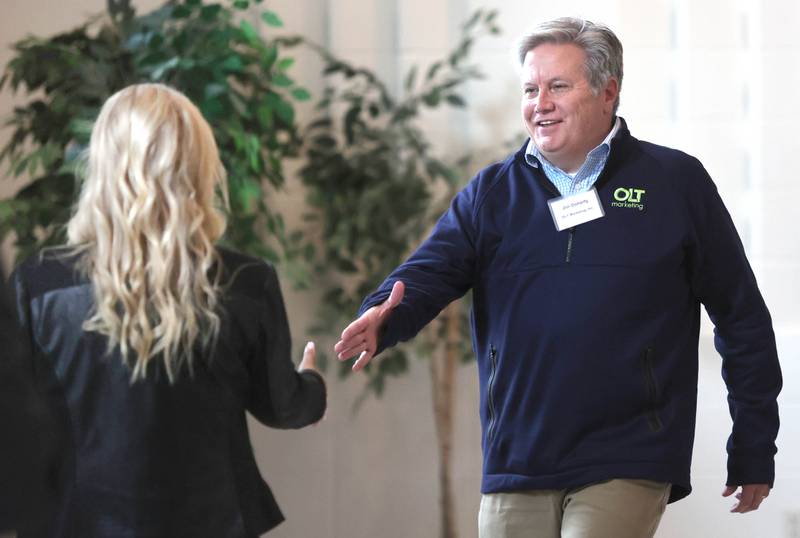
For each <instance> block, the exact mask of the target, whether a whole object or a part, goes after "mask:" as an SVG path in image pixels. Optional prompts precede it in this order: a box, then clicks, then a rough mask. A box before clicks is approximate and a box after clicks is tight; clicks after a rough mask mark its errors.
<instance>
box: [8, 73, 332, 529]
mask: <svg viewBox="0 0 800 538" xmlns="http://www.w3.org/2000/svg"><path fill="white" fill-rule="evenodd" d="M225 193H226V179H225V172H224V170H223V167H222V165H221V163H220V159H219V155H218V151H217V147H216V144H215V142H214V138H213V136H212V133H211V129H210V128H209V126H208V124H207V123H206V121H205V120H204V119H203V117H202V116H201V114H200V112H199V111H198V110H197V108H196V107H195V106H194V105H193V104H192V103H191V102H190V101H189V100H188V99H187V98H186V97H185V96H184V95H182V94H181V93H179V92H177V91H175V90H173V89H170V88H168V87H166V86H163V85H158V84H139V85H135V86H130V87H128V88H125V89H123V90H121V91H120V92H118V93H116V94H115V95H113V96H112V97H111V98H109V99H108V101H107V102H106V103H105V105H104V106H103V108H102V110H101V111H100V115H99V117H98V118H97V121H96V123H95V126H94V129H93V131H92V137H91V143H90V147H89V157H88V171H87V177H86V180H85V183H84V185H83V190H82V192H81V196H80V200H79V202H78V204H77V208H76V210H75V213H74V215H73V217H72V219H71V220H70V222H69V225H68V245H67V246H66V247H65V248H64V249H58V250H57V251H55V252H50V253H45V254H43V255H41V256H38V257H36V258H35V259H33V260H30V261H28V262H26V263H24V264H23V265H22V266H21V267H20V268H19V269H18V270H17V271H16V275H15V286H16V291H17V297H18V303H19V305H20V308H19V310H20V318H21V322H22V325H23V328H24V330H25V331H26V333H27V336H28V337H29V338H30V341H31V344H32V347H33V350H34V355H35V357H34V364H35V370H36V371H37V374H38V376H39V377H40V380H39V382H40V384H41V385H42V386H43V387H44V388H45V391H46V393H47V395H48V397H49V400H50V402H52V407H53V409H54V414H55V417H56V420H55V424H57V425H58V426H59V427H58V428H56V429H55V431H54V433H53V435H54V436H55V438H56V439H57V440H58V442H59V443H61V445H60V446H62V447H63V452H62V456H63V457H62V459H61V465H60V467H59V469H60V471H59V473H58V475H57V476H56V477H54V479H53V481H54V483H55V488H56V493H55V494H54V495H53V497H52V499H51V500H50V501H51V502H50V503H49V506H47V507H43V509H42V513H43V514H45V513H47V514H49V513H52V514H54V516H53V517H52V518H43V521H42V522H41V523H42V526H41V527H42V528H40V529H37V530H34V531H33V532H31V533H30V535H42V536H58V537H79V538H93V537H98V538H99V537H115V538H116V537H144V536H146V537H164V538H167V537H169V538H172V537H180V536H187V537H189V536H191V537H209V538H210V537H214V538H222V537H231V538H234V537H236V538H238V537H255V536H258V535H260V534H262V533H264V532H266V531H268V530H269V529H271V528H272V527H274V526H275V525H277V524H278V523H280V521H281V520H282V519H283V518H282V516H281V513H280V510H279V509H278V506H277V505H276V503H275V500H274V499H273V497H272V494H271V493H270V490H269V488H268V487H267V485H266V483H265V482H264V481H263V480H262V478H261V476H260V474H259V472H258V469H257V467H256V462H255V459H254V457H253V452H252V448H251V446H250V440H249V437H248V431H247V423H246V420H245V411H249V412H250V413H251V414H252V415H253V416H255V417H256V418H257V419H258V420H259V421H261V422H262V423H264V424H266V425H269V426H274V427H279V428H299V427H302V426H305V425H308V424H312V423H314V422H317V421H318V420H320V418H321V417H322V416H323V413H324V411H325V405H326V403H325V402H326V400H325V384H324V382H323V380H322V378H321V377H320V376H319V374H318V373H316V372H315V371H314V348H313V344H311V343H309V345H307V346H306V351H305V354H304V357H303V361H302V362H301V364H300V370H299V372H297V371H295V369H294V366H293V364H292V361H291V359H290V347H291V346H290V336H289V328H288V325H287V321H286V314H285V310H284V305H283V300H282V297H281V292H280V287H279V284H278V279H277V277H276V274H275V271H274V269H273V268H272V267H271V266H269V265H268V264H266V263H265V262H263V261H260V260H257V259H254V258H250V257H247V256H245V255H242V254H238V253H235V252H232V251H229V250H226V249H222V248H219V247H217V246H215V242H216V241H217V240H218V239H219V238H220V236H221V235H222V233H223V231H224V229H225V218H224V215H223V214H222V213H221V212H220V211H219V210H218V207H217V206H218V205H220V203H222V204H224V203H225V201H226V198H225V196H226V195H225ZM20 535H21V537H24V536H26V533H25V531H24V530H22V532H21V533H20Z"/></svg>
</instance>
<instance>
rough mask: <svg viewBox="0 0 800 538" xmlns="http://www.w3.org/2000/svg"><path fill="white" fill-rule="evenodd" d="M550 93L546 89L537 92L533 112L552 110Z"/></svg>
mask: <svg viewBox="0 0 800 538" xmlns="http://www.w3.org/2000/svg"><path fill="white" fill-rule="evenodd" d="M550 97H551V96H550V92H548V91H547V90H546V89H542V90H539V95H537V96H536V104H535V106H534V111H535V112H549V111H550V110H552V109H553V100H552V99H551V98H550Z"/></svg>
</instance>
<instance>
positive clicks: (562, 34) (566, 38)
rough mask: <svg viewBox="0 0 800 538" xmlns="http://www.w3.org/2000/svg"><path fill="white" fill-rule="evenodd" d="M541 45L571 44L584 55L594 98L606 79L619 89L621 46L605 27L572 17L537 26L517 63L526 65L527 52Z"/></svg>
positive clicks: (524, 42)
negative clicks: (611, 80)
mask: <svg viewBox="0 0 800 538" xmlns="http://www.w3.org/2000/svg"><path fill="white" fill-rule="evenodd" d="M544 43H553V44H556V45H563V44H567V43H572V44H574V45H577V46H579V47H580V48H581V49H583V52H584V53H585V54H586V65H585V67H586V78H587V79H588V81H589V84H590V86H591V87H592V90H593V91H594V92H595V94H597V93H599V92H600V91H601V90H602V89H603V88H605V86H606V83H607V82H608V79H609V78H611V77H614V78H616V79H617V83H618V87H619V89H622V43H620V41H619V39H617V36H616V35H614V32H612V31H611V30H610V29H609V28H608V27H607V26H603V25H602V24H595V23H593V22H592V21H587V20H584V19H578V18H574V17H562V18H559V19H554V20H552V21H547V22H543V23H541V24H539V25H537V26H536V27H535V28H534V29H533V31H532V32H530V33H529V34H527V35H525V36H524V37H523V38H522V39H521V40H520V42H519V49H518V50H519V63H520V64H522V63H524V62H525V55H526V54H528V51H530V50H533V49H535V48H536V47H538V46H539V45H542V44H544ZM617 108H619V94H617V100H616V101H614V114H616V113H617Z"/></svg>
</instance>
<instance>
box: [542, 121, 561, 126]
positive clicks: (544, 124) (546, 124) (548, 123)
mask: <svg viewBox="0 0 800 538" xmlns="http://www.w3.org/2000/svg"><path fill="white" fill-rule="evenodd" d="M556 123H558V122H557V121H555V120H545V121H540V122H539V125H541V126H542V127H547V126H548V125H553V124H556Z"/></svg>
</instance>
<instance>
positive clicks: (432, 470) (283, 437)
mask: <svg viewBox="0 0 800 538" xmlns="http://www.w3.org/2000/svg"><path fill="white" fill-rule="evenodd" d="M0 2H2V13H3V16H2V17H1V18H0V35H2V36H3V37H2V41H3V43H4V44H8V43H11V42H13V41H15V40H17V39H19V38H21V37H23V35H25V34H27V33H34V34H37V35H47V34H49V33H52V32H55V31H58V30H62V29H66V28H68V27H71V26H73V25H75V24H77V23H78V22H80V21H81V20H83V18H84V16H85V15H86V14H88V13H92V12H95V11H99V10H101V9H102V8H103V5H104V4H105V2H103V1H102V0H64V1H62V2H50V1H47V0H26V1H25V2H23V1H22V0H0ZM155 4H156V2H155V1H153V0H148V1H147V2H145V1H140V2H138V3H137V5H139V6H141V7H142V8H144V7H149V6H153V5H155ZM271 5H272V7H273V9H275V10H277V11H278V12H279V13H280V14H281V16H282V17H283V19H284V21H285V22H286V26H287V28H288V29H289V30H290V31H291V32H301V33H305V34H306V35H309V36H312V37H315V38H316V39H317V40H318V41H320V42H323V43H327V44H328V45H329V46H330V47H332V48H333V50H334V51H335V52H337V53H338V54H339V55H341V56H343V57H345V58H347V59H349V60H351V61H355V62H362V63H363V64H364V65H366V66H368V67H371V68H373V69H376V70H378V72H379V73H380V74H381V75H382V76H384V78H386V79H387V80H389V81H390V82H391V83H393V84H394V85H395V87H397V86H398V81H401V80H402V79H403V75H404V73H405V70H406V69H407V67H408V66H409V65H412V64H415V63H423V64H427V63H429V62H431V61H433V60H435V59H437V58H439V57H440V56H441V55H443V54H444V52H445V51H446V50H447V49H448V48H449V46H451V45H452V44H453V43H454V42H455V39H456V37H457V35H458V24H459V23H460V22H461V21H462V20H464V19H465V18H466V16H467V15H468V14H469V13H470V12H471V10H472V9H475V8H477V7H480V6H487V7H495V8H497V9H499V10H500V17H499V23H500V25H501V26H502V28H503V30H504V34H503V36H501V37H500V38H493V39H487V40H484V41H483V42H481V43H479V44H478V46H477V48H476V50H475V53H474V56H473V57H474V58H475V60H477V61H479V62H480V64H481V65H482V67H483V68H484V70H485V71H486V72H487V74H489V77H488V78H487V79H486V80H484V81H481V82H478V83H472V84H471V85H470V89H469V93H468V94H467V95H466V97H467V99H468V100H469V102H470V104H471V105H473V107H472V108H471V109H470V110H469V111H467V112H459V111H443V112H436V113H435V114H431V115H430V117H428V118H427V119H426V124H427V126H428V128H429V132H430V133H431V134H432V137H433V139H434V140H435V141H436V143H437V144H438V145H439V147H440V148H442V149H444V150H449V151H452V152H454V153H457V154H460V153H461V152H462V151H464V150H465V149H467V148H470V147H480V148H484V147H486V146H491V145H493V144H496V143H497V141H501V140H508V139H510V138H513V137H514V135H516V134H517V133H520V132H521V131H522V127H521V123H520V120H519V118H518V104H517V103H518V101H517V99H518V93H519V91H518V87H517V81H516V73H515V71H514V66H513V63H512V60H511V54H510V52H509V49H510V47H511V44H512V38H513V37H516V36H517V35H519V34H521V33H522V32H523V31H524V29H525V28H526V27H528V26H530V25H531V24H532V23H534V22H535V21H537V20H539V19H542V18H551V17H555V16H561V15H575V14H576V15H582V16H586V17H587V18H590V19H594V20H598V21H602V22H605V23H607V24H609V25H610V26H611V27H612V28H613V29H614V30H615V31H616V32H617V33H618V35H619V36H620V38H621V40H622V42H623V45H624V46H625V62H626V75H625V81H624V85H623V92H622V105H621V108H620V114H621V115H623V116H624V117H625V118H626V120H627V121H628V124H629V126H630V128H631V130H632V131H633V133H634V135H635V136H637V137H639V138H642V139H646V140H651V141H653V142H657V143H661V144H666V145H671V146H674V147H678V148H681V149H683V150H685V151H687V152H689V153H691V154H693V155H695V156H697V157H698V158H700V159H701V160H702V161H703V163H704V164H705V165H706V167H707V169H708V170H709V172H710V173H711V175H712V176H713V177H714V179H715V181H716V182H717V185H718V187H719V189H720V192H721V193H722V196H723V198H724V199H725V201H726V203H727V204H728V207H729V209H730V210H731V212H732V214H733V217H734V220H735V222H736V224H737V227H738V228H739V231H740V233H741V235H742V236H743V238H744V240H745V243H746V247H747V250H748V253H749V255H750V259H751V262H752V265H753V268H754V270H755V272H756V275H757V277H758V280H759V283H760V285H761V288H762V291H763V293H764V296H765V299H766V301H767V304H768V305H769V306H770V309H771V311H772V314H773V319H774V322H775V331H776V335H777V339H778V346H779V352H780V356H781V360H782V365H783V369H784V377H785V388H784V391H783V393H782V395H781V398H780V403H781V415H782V423H783V426H782V430H781V434H780V437H779V439H778V446H779V450H780V451H779V454H778V457H777V479H776V485H775V489H774V491H773V493H772V495H771V496H770V498H769V499H768V501H767V502H766V503H765V504H764V505H763V507H762V508H761V510H759V511H758V512H757V513H753V514H748V515H745V516H741V515H732V514H728V513H727V510H728V507H729V506H730V505H731V501H729V500H727V499H725V500H723V499H722V498H721V497H720V496H719V494H720V492H721V490H722V488H723V485H724V480H725V440H726V437H727V435H728V433H729V429H730V418H729V416H728V412H727V406H726V402H725V393H724V386H723V385H722V382H721V379H720V376H719V367H720V360H719V357H718V356H717V355H716V353H715V352H714V351H713V346H712V344H711V337H710V328H709V327H708V324H706V326H705V327H704V331H703V336H702V338H701V364H700V376H701V377H700V387H699V391H698V394H699V410H698V421H697V437H696V443H695V457H694V465H693V483H694V487H695V491H694V493H693V494H692V495H691V496H690V497H688V498H687V499H685V500H683V501H681V502H679V503H677V504H675V505H671V506H670V508H669V509H668V510H667V513H666V515H665V517H664V520H663V523H662V526H661V529H660V530H659V532H658V534H657V536H658V537H659V538H672V537H707V536H726V537H728V538H744V537H754V536H756V537H770V538H784V537H791V536H794V537H797V536H800V501H798V500H797V499H798V498H800V481H799V480H798V478H800V464H798V463H797V462H796V460H795V459H794V458H793V457H792V456H793V455H794V454H796V453H797V452H798V450H800V426H798V424H800V421H798V420H797V419H798V418H800V384H799V383H798V381H797V375H796V374H797V373H798V371H800V366H798V364H800V361H798V359H799V358H800V313H799V312H798V309H797V308H796V306H797V305H798V304H800V283H799V282H800V279H798V278H797V276H798V275H800V239H798V233H797V230H798V226H797V223H796V218H797V215H798V213H799V212H798V211H797V205H798V200H800V181H798V178H797V177H796V176H797V173H796V171H795V170H794V169H793V168H792V163H793V161H794V159H796V157H797V155H798V154H800V137H798V136H797V134H796V132H795V129H794V128H793V127H794V126H795V125H797V124H798V122H799V121H800V108H798V107H797V105H796V92H797V88H798V87H800V33H798V32H797V31H796V21H797V20H798V19H800V4H798V3H797V2H795V1H794V0H761V1H758V0H754V1H749V2H748V1H745V0H695V1H694V2H690V1H689V0H645V1H643V0H595V1H590V0H562V1H561V2H558V3H556V2H544V1H531V0H526V1H523V0H505V1H499V0H493V1H485V2H478V1H475V0H336V1H333V0H295V1H294V2H291V3H283V2H272V3H271ZM9 57H10V56H9V51H8V50H7V49H3V50H0V62H2V63H3V64H4V63H5V62H6V61H7V60H8V58H9ZM318 65H319V64H318V63H316V60H313V59H312V58H310V57H308V58H305V61H304V60H303V59H301V60H300V61H299V62H298V64H296V68H295V69H296V70H297V71H296V73H295V75H296V76H297V77H298V78H300V79H301V80H303V81H304V82H305V84H306V85H307V86H308V87H309V88H310V89H311V90H312V91H313V90H315V89H318V88H319V87H320V83H321V79H320V78H319V75H318V69H317V68H318ZM11 102H12V101H11V100H10V99H9V96H8V95H7V94H0V115H2V116H6V115H7V113H8V112H9V111H10V107H11ZM304 114H305V117H307V116H308V109H307V108H306V109H304ZM5 137H7V133H3V132H0V142H2V141H3V140H4V139H5ZM7 188H8V187H7V186H6V183H5V182H3V183H0V195H2V193H3V192H4V191H3V190H2V189H7ZM5 192H6V193H7V192H8V191H7V190H6V191H5ZM301 200H302V192H301V189H300V187H299V185H298V183H297V182H296V181H290V182H289V185H288V187H287V191H286V192H285V193H283V194H281V195H280V196H279V197H278V198H277V199H276V201H275V203H280V204H281V206H282V207H296V208H299V205H300V203H301ZM296 217H297V215H295V216H294V218H296ZM290 220H291V219H290ZM284 282H288V279H284ZM284 291H285V294H286V299H287V307H288V309H289V313H290V318H291V321H292V328H293V332H294V335H295V337H296V340H297V341H298V345H297V347H298V349H300V347H301V344H302V341H304V338H305V333H306V327H307V326H308V324H309V323H310V321H311V319H312V318H313V308H314V302H315V300H316V298H315V297H314V295H313V294H310V295H309V294H298V293H296V292H293V291H292V290H290V289H288V286H286V285H285V286H284ZM326 344H328V345H329V344H330V343H323V345H326ZM333 377H334V376H333V375H331V376H330V378H331V387H330V393H331V394H330V410H329V412H328V418H327V420H326V421H325V422H324V423H323V424H321V425H320V426H318V427H315V428H310V429H306V430H303V431H299V432H276V431H271V430H266V429H264V428H261V427H258V426H255V427H253V429H252V437H253V440H254V444H255V446H256V451H257V456H258V459H259V463H260V465H261V467H262V470H263V472H264V475H265V477H266V479H267V481H268V482H269V483H270V485H271V486H272V488H273V489H274V491H275V493H276V495H277V497H278V500H279V502H280V503H281V506H282V507H283V509H284V511H285V513H286V515H287V519H288V521H287V522H286V523H285V524H283V525H282V526H281V527H279V528H278V529H277V530H276V531H275V532H274V533H273V534H271V536H275V537H286V538H288V537H308V536H315V537H329V538H339V537H343V536H348V537H351V538H360V537H364V538H366V537H374V536H379V537H381V538H395V537H396V538H401V537H410V536H414V537H418V536H419V537H428V536H435V535H436V533H437V531H436V529H437V525H438V515H437V504H436V503H437V492H436V453H435V443H434V428H433V421H432V417H431V412H430V396H429V392H430V384H429V381H428V375H427V367H426V365H425V364H422V363H420V364H415V365H414V366H413V367H412V371H411V374H410V375H409V376H406V377H404V378H402V379H401V380H399V381H397V382H395V383H392V384H391V385H390V386H389V388H388V390H387V393H386V395H385V396H384V398H383V399H382V400H380V401H377V400H374V399H372V400H368V402H367V404H366V405H365V406H364V407H363V408H362V409H361V411H360V412H358V413H357V414H352V413H351V409H350V408H351V405H352V403H353V401H354V400H355V398H356V396H357V395H358V393H359V391H360V388H361V386H362V383H363V379H362V378H359V377H356V378H353V379H349V380H346V381H344V382H340V381H337V380H335V379H333ZM475 377H476V376H475V371H474V366H470V367H464V368H462V369H461V370H460V371H459V375H458V383H459V385H458V402H457V417H456V418H457V420H456V436H457V443H456V446H457V449H456V454H455V458H456V471H455V472H456V479H455V480H456V490H457V496H458V500H457V502H458V504H457V510H458V525H459V528H460V530H461V536H463V537H469V536H476V534H477V533H476V524H475V522H476V513H477V507H478V502H479V493H478V487H479V483H480V467H481V463H480V448H479V442H480V437H479V435H480V431H479V426H478V422H477V409H478V403H477V381H476V379H475Z"/></svg>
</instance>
